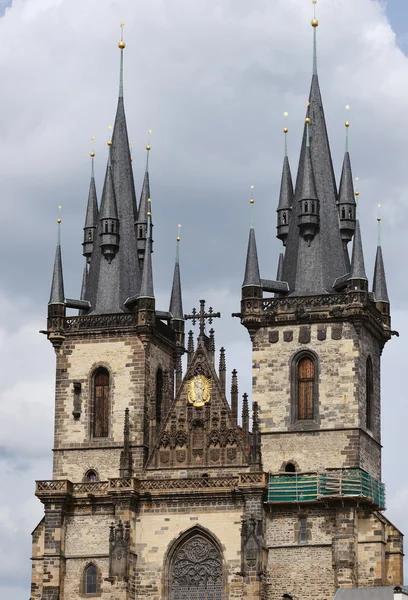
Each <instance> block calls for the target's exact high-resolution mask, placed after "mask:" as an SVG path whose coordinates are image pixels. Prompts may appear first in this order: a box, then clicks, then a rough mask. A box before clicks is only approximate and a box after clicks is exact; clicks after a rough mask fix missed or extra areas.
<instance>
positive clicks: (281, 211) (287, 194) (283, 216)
mask: <svg viewBox="0 0 408 600" xmlns="http://www.w3.org/2000/svg"><path fill="white" fill-rule="evenodd" d="M283 132H284V134H285V158H284V159H283V168H282V180H281V188H280V195H279V204H278V208H277V211H276V212H277V213H278V220H277V227H276V230H277V234H276V237H277V238H278V239H280V240H281V241H282V243H283V245H284V246H286V240H287V238H288V233H289V221H290V214H291V211H292V204H293V183H292V174H291V172H290V165H289V158H288V152H287V134H288V128H287V127H285V129H284V130H283Z"/></svg>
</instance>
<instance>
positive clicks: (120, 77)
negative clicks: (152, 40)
mask: <svg viewBox="0 0 408 600" xmlns="http://www.w3.org/2000/svg"><path fill="white" fill-rule="evenodd" d="M124 26H125V24H124V23H123V22H122V23H121V24H120V42H119V43H118V48H119V49H120V73H119V98H123V50H124V49H125V48H126V44H125V42H124V41H123V28H124Z"/></svg>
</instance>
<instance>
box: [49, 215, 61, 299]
mask: <svg viewBox="0 0 408 600" xmlns="http://www.w3.org/2000/svg"><path fill="white" fill-rule="evenodd" d="M59 208H61V207H59ZM57 223H58V233H57V247H56V250H55V259H54V270H53V273H52V283H51V293H50V299H49V302H48V305H50V304H65V294H64V277H63V274H62V257H61V219H60V217H58V220H57Z"/></svg>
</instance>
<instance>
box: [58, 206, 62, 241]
mask: <svg viewBox="0 0 408 600" xmlns="http://www.w3.org/2000/svg"><path fill="white" fill-rule="evenodd" d="M61 209H62V206H58V219H57V223H58V230H57V231H58V233H57V244H58V246H60V245H61Z"/></svg>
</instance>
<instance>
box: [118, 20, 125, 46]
mask: <svg viewBox="0 0 408 600" xmlns="http://www.w3.org/2000/svg"><path fill="white" fill-rule="evenodd" d="M124 26H125V24H124V23H123V21H122V23H121V24H120V42H119V43H118V48H119V49H120V50H124V48H126V44H125V42H124V41H123V28H124Z"/></svg>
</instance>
